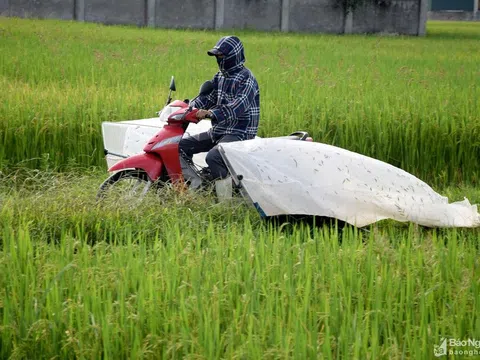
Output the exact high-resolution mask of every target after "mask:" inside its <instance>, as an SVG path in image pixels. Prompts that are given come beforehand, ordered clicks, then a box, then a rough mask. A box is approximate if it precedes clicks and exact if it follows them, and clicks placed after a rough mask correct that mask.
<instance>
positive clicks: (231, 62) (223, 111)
mask: <svg viewBox="0 0 480 360" xmlns="http://www.w3.org/2000/svg"><path fill="white" fill-rule="evenodd" d="M214 48H215V49H218V50H219V51H221V52H222V54H224V57H223V58H217V63H218V67H219V69H220V71H219V72H218V73H217V74H215V76H214V77H213V80H212V82H213V85H214V90H213V91H212V92H211V93H210V94H209V95H207V96H200V97H199V98H197V99H196V100H195V101H194V102H193V106H194V107H196V108H200V109H206V110H211V111H212V113H213V115H214V119H212V129H211V130H210V134H211V136H212V139H213V140H214V141H218V140H220V138H221V137H222V136H224V135H227V134H228V135H237V136H238V137H240V139H242V140H248V139H253V138H254V137H255V135H257V130H258V122H259V119H260V89H259V88H258V83H257V80H256V79H255V76H254V75H253V74H252V72H251V71H250V70H249V69H247V68H246V67H245V66H244V65H243V64H244V63H245V55H244V50H243V44H242V42H241V41H240V39H239V38H237V37H236V36H225V37H223V38H221V39H220V40H219V41H218V43H217V44H216V45H215V47H214Z"/></svg>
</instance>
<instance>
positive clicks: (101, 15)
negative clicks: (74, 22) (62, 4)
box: [83, 0, 146, 26]
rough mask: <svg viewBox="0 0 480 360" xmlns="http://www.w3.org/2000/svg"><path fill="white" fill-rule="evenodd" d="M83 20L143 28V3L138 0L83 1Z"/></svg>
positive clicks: (144, 23)
mask: <svg viewBox="0 0 480 360" xmlns="http://www.w3.org/2000/svg"><path fill="white" fill-rule="evenodd" d="M83 3H84V9H85V17H84V19H83V20H85V21H91V22H99V23H103V24H121V25H129V24H133V25H137V26H144V25H146V22H145V11H146V9H145V5H146V3H145V1H139V0H135V1H132V0H84V1H83Z"/></svg>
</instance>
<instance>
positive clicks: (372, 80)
mask: <svg viewBox="0 0 480 360" xmlns="http://www.w3.org/2000/svg"><path fill="white" fill-rule="evenodd" d="M0 33H1V34H2V36H1V38H0V74H1V75H0V87H1V88H2V91H1V92H0V101H1V103H2V106H1V107H0V119H1V121H0V143H1V145H2V146H1V147H0V168H4V169H6V168H12V167H18V166H27V167H30V168H40V167H42V166H44V165H48V166H50V167H55V168H57V169H60V170H62V169H67V168H69V167H71V166H75V165H80V166H103V164H104V160H103V158H102V156H103V153H102V148H103V145H102V141H101V131H100V123H101V122H102V121H117V120H126V119H138V118H144V117H152V116H154V112H155V111H156V110H158V109H159V108H160V107H161V106H162V104H163V102H164V100H165V98H166V92H167V86H168V81H169V78H170V76H171V75H175V76H176V79H177V84H178V93H177V94H176V95H177V96H178V97H179V98H185V97H192V96H194V95H195V94H196V91H197V89H198V86H199V84H200V83H201V82H203V80H205V79H208V78H210V77H211V76H212V75H213V73H214V72H215V70H216V65H215V63H214V61H212V59H211V58H210V57H208V56H206V54H205V51H206V50H207V49H208V48H209V47H211V46H212V45H213V44H214V43H215V42H216V41H217V40H218V38H219V37H220V36H221V35H224V34H225V33H218V32H212V31H205V32H202V31H196V32H193V31H181V30H176V31H173V30H159V29H155V30H154V29H137V28H131V27H106V26H101V25H96V24H80V23H73V22H60V21H32V20H20V19H11V18H0ZM237 34H238V35H239V36H240V37H241V39H242V40H243V41H244V43H245V47H246V56H247V65H248V66H249V67H250V68H251V69H252V71H253V72H254V73H255V75H256V76H257V78H258V80H259V83H260V86H261V91H262V96H261V101H262V115H261V125H260V135H261V136H276V135H283V134H287V133H289V132H292V131H295V130H299V129H305V130H308V131H309V132H311V133H312V135H313V136H314V138H315V139H316V140H317V141H321V142H326V143H331V144H334V145H337V146H340V147H344V148H347V149H350V150H353V151H357V152H360V153H362V154H365V155H369V156H372V157H375V158H378V159H381V160H384V161H387V162H389V163H392V164H394V165H396V166H399V167H401V168H403V169H405V170H407V171H409V172H412V173H414V174H415V175H417V176H419V177H421V178H422V179H423V180H425V181H427V182H429V183H432V184H438V185H442V186H443V185H447V184H451V183H452V182H465V183H471V184H476V183H478V174H479V169H480V160H479V159H480V142H479V139H480V118H479V114H480V102H479V100H478V99H479V97H480V90H479V87H478V81H479V78H480V73H479V70H478V63H479V62H480V55H479V54H480V51H479V50H480V42H479V41H478V39H480V24H478V23H469V24H459V23H448V25H447V24H446V23H439V22H437V23H434V22H432V23H429V24H428V35H427V36H426V37H425V38H416V37H401V36H398V37H381V36H331V35H305V34H302V35H300V34H280V33H273V34H272V33H257V32H240V33H237Z"/></svg>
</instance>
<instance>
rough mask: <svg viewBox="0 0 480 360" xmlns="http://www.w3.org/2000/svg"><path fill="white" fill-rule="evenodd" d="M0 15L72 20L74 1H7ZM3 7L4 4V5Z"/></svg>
mask: <svg viewBox="0 0 480 360" xmlns="http://www.w3.org/2000/svg"><path fill="white" fill-rule="evenodd" d="M6 3H7V4H6V5H7V9H5V10H3V11H2V14H6V15H8V16H18V17H34V18H40V19H63V20H72V19H73V13H74V6H75V5H74V0H7V1H6ZM4 5H5V4H4Z"/></svg>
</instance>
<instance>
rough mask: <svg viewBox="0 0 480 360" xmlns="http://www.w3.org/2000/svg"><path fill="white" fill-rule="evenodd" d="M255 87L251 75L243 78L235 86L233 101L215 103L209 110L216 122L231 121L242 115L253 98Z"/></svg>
mask: <svg viewBox="0 0 480 360" xmlns="http://www.w3.org/2000/svg"><path fill="white" fill-rule="evenodd" d="M256 89H257V88H256V86H255V81H254V79H253V77H251V76H249V77H247V78H245V79H244V80H243V81H242V82H241V83H240V84H239V86H238V87H237V89H236V91H235V97H234V100H233V101H231V102H229V103H228V104H223V105H217V106H215V108H213V109H212V110H210V111H211V112H212V114H213V116H214V117H215V119H216V120H217V124H218V123H221V122H225V121H226V122H233V121H235V120H236V119H237V118H239V117H240V116H242V115H243V114H244V113H245V112H246V111H247V110H248V109H249V108H250V106H251V104H252V103H253V101H254V100H255V93H256Z"/></svg>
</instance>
